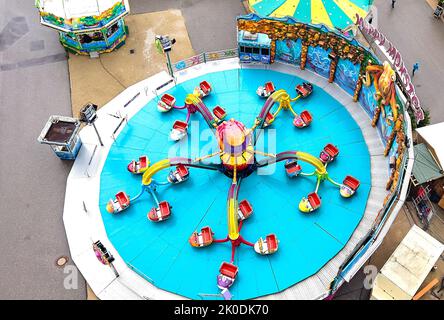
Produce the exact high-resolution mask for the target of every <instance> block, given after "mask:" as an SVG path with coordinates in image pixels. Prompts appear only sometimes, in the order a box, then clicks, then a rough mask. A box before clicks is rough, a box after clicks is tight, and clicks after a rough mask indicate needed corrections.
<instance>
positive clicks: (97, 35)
mask: <svg viewBox="0 0 444 320" xmlns="http://www.w3.org/2000/svg"><path fill="white" fill-rule="evenodd" d="M79 38H80V43H91V42H93V41H101V40H104V38H103V34H102V33H101V32H100V31H98V32H92V33H84V34H81V35H79Z"/></svg>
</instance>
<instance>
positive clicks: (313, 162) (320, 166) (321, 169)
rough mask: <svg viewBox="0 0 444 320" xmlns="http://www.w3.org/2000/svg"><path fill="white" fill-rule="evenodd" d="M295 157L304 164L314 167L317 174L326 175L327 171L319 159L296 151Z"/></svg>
mask: <svg viewBox="0 0 444 320" xmlns="http://www.w3.org/2000/svg"><path fill="white" fill-rule="evenodd" d="M296 157H297V158H298V159H300V160H302V161H304V162H307V163H309V164H311V165H312V166H313V167H315V168H316V172H317V173H319V174H325V173H327V170H326V169H325V166H324V164H323V163H322V161H321V160H319V158H317V157H315V156H312V155H311V154H309V153H306V152H300V151H296Z"/></svg>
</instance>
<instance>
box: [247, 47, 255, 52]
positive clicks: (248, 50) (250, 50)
mask: <svg viewBox="0 0 444 320" xmlns="http://www.w3.org/2000/svg"><path fill="white" fill-rule="evenodd" d="M252 52H253V50H252V48H251V47H245V53H252Z"/></svg>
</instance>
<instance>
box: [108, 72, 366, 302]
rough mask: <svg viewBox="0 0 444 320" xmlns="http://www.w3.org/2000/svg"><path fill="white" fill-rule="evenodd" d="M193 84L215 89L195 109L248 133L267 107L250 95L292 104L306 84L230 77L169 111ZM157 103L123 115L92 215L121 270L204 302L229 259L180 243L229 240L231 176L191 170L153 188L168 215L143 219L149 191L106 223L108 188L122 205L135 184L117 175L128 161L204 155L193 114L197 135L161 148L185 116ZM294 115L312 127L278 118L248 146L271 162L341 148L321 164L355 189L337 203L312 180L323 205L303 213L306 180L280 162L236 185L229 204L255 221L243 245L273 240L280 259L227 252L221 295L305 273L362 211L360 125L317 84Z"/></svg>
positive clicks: (239, 295)
mask: <svg viewBox="0 0 444 320" xmlns="http://www.w3.org/2000/svg"><path fill="white" fill-rule="evenodd" d="M203 80H206V81H208V82H209V83H210V84H211V85H212V87H213V91H212V92H211V94H210V95H209V96H208V97H205V98H204V99H203V102H204V103H205V104H206V105H207V106H208V107H209V108H210V109H212V108H213V107H214V106H216V105H220V106H222V107H223V108H225V110H226V111H227V113H228V116H227V119H230V118H234V119H236V120H239V121H241V122H243V123H244V124H245V126H247V127H251V126H252V125H253V123H254V119H255V117H256V116H257V115H258V113H259V111H260V109H261V108H262V106H263V104H264V102H265V100H264V99H261V98H260V97H258V96H257V94H256V89H257V87H258V86H261V85H264V83H266V82H268V81H272V82H273V83H274V85H275V87H276V88H277V89H285V90H287V92H288V93H289V94H290V95H291V96H292V97H294V96H296V92H295V86H296V85H297V84H300V83H302V82H303V81H304V80H303V79H301V78H298V77H296V76H293V75H288V74H284V73H279V72H275V71H269V70H256V69H248V70H245V69H244V70H242V69H235V70H228V71H221V72H216V73H210V74H206V75H205V76H202V77H197V78H194V79H192V80H189V81H186V82H184V83H181V84H178V85H177V86H176V87H174V88H173V89H171V90H169V91H168V93H170V94H172V95H173V96H174V97H176V101H177V102H176V104H177V105H183V102H184V99H185V96H186V95H187V94H188V93H192V92H193V90H194V88H195V87H196V86H198V85H199V83H200V82H201V81H203ZM156 105H157V101H155V100H152V101H150V102H149V103H148V104H147V105H146V106H145V107H144V108H142V109H141V110H140V111H139V112H138V113H137V114H136V115H135V116H133V117H132V118H131V120H130V121H129V122H128V124H127V125H126V126H125V128H124V129H123V130H122V132H121V133H120V135H119V136H118V138H117V139H116V141H115V142H114V144H113V146H112V147H111V149H110V152H109V154H108V157H107V159H106V162H105V165H104V167H103V171H102V173H101V182H100V183H101V185H100V203H99V205H100V210H101V213H102V218H103V221H104V224H105V228H106V231H107V234H108V237H109V240H110V241H111V242H112V244H113V245H114V247H115V248H116V250H118V253H119V255H120V256H121V257H122V258H123V259H124V260H125V261H126V262H127V264H129V265H130V266H132V267H133V268H134V269H135V270H137V272H139V273H140V274H143V275H144V276H145V277H146V278H148V279H150V280H151V281H152V282H153V284H154V285H155V286H156V287H158V288H161V289H163V290H167V291H170V292H174V293H176V294H179V295H182V296H185V297H188V298H192V299H202V296H200V295H199V294H217V293H219V290H218V288H217V286H216V276H217V274H218V271H219V267H220V265H221V263H222V262H224V261H230V256H231V245H230V243H221V244H219V243H213V244H212V245H211V246H209V247H206V248H193V247H191V245H190V244H189V242H188V238H189V237H190V235H191V233H192V232H193V231H195V230H198V231H199V230H200V229H201V228H202V227H204V226H207V225H208V226H211V228H212V230H213V232H214V233H215V237H216V238H219V239H220V238H225V237H226V236H227V232H228V231H227V209H226V205H227V203H226V202H227V194H228V189H229V187H230V184H231V179H229V178H228V177H226V176H225V175H223V174H222V173H220V172H215V171H208V170H202V169H198V168H190V178H189V179H188V181H186V182H184V183H183V184H179V185H169V186H166V187H163V188H162V187H159V188H158V195H159V199H160V200H167V201H168V202H169V203H170V204H171V205H172V216H171V218H170V219H169V220H167V221H164V222H161V223H153V222H151V221H149V220H148V219H147V213H148V211H149V210H150V209H151V208H152V207H154V206H155V203H154V201H153V199H152V198H151V197H149V196H148V194H147V195H144V196H142V197H141V198H140V199H139V200H137V201H136V202H134V203H132V204H131V206H130V208H128V209H127V210H125V211H123V212H121V213H119V214H116V215H112V214H110V213H108V212H107V211H106V209H105V207H106V203H107V201H108V200H109V199H111V198H114V196H115V194H116V193H117V192H118V191H122V190H123V191H125V192H126V193H128V194H129V195H130V196H131V197H134V196H135V195H136V194H138V193H139V191H140V187H141V176H136V175H132V174H131V173H129V172H128V171H127V165H128V163H129V162H130V161H131V160H133V159H138V158H139V156H141V155H147V156H148V157H149V158H150V161H151V163H155V162H157V161H159V160H162V159H165V158H167V157H171V156H177V155H183V152H185V153H186V155H187V156H188V157H190V158H193V157H197V156H199V155H204V154H208V153H210V152H211V148H209V147H208V146H209V144H210V142H209V141H210V140H212V141H215V139H214V138H212V135H211V133H210V132H209V129H208V126H207V125H206V123H205V121H204V119H203V118H202V117H201V116H200V114H198V113H196V114H194V115H192V116H191V121H198V126H196V125H194V124H193V125H192V126H191V127H190V129H189V130H188V136H187V137H186V138H184V139H183V140H181V141H179V142H173V141H171V140H170V139H169V132H170V130H171V128H172V125H173V122H174V121H175V120H185V117H186V110H171V111H170V112H168V113H160V112H158V111H157V106H156ZM293 108H294V110H295V111H296V112H298V113H300V112H301V111H302V110H309V112H310V113H311V114H312V116H313V122H312V123H311V124H310V126H308V127H306V128H303V129H297V128H296V127H294V126H293V124H292V122H293V115H292V114H291V113H290V112H289V111H288V110H283V111H282V112H281V113H280V114H279V116H278V118H277V119H276V121H274V122H273V124H272V125H271V126H270V127H268V128H267V129H265V133H264V139H263V140H262V142H261V141H259V142H258V144H257V147H256V149H257V150H260V151H265V152H270V153H278V152H283V151H286V150H297V151H304V152H308V153H311V154H312V155H314V156H318V155H319V153H320V151H321V150H322V149H323V147H324V146H325V145H326V144H328V143H332V144H334V145H336V146H337V147H338V148H339V156H338V157H337V158H336V159H335V161H333V162H332V163H330V164H329V165H328V167H327V170H328V172H329V175H330V176H331V177H332V178H333V179H335V180H336V181H338V182H342V180H343V179H344V177H345V176H346V175H352V176H354V177H356V178H358V179H359V180H360V182H361V186H360V188H359V190H358V191H357V192H356V194H355V195H354V196H353V197H352V198H349V199H344V198H342V197H341V196H340V194H339V190H338V188H336V187H334V186H333V185H331V184H329V183H322V184H321V186H320V189H319V192H318V193H319V195H320V196H321V197H322V206H321V208H320V209H318V210H316V211H314V212H313V213H311V214H303V213H301V212H300V211H299V210H298V203H299V201H300V199H301V198H302V197H304V196H307V194H308V193H310V192H312V191H313V190H314V189H315V185H316V179H315V178H313V177H297V178H292V179H290V178H288V177H287V176H286V174H285V169H284V163H278V164H276V165H274V166H270V167H269V168H267V169H265V170H261V171H260V172H255V173H253V174H251V175H250V176H248V177H247V178H245V179H244V180H243V181H242V184H241V187H240V193H239V200H242V199H248V200H249V201H250V203H251V204H252V205H253V208H254V213H253V215H252V216H251V217H250V218H248V219H247V220H245V221H244V223H243V227H242V231H241V234H242V237H243V238H245V239H246V240H248V241H250V242H255V241H256V240H258V239H259V237H265V236H266V235H267V234H269V233H275V234H276V235H277V237H278V239H279V240H280V244H279V250H278V252H276V253H275V254H273V255H270V256H260V255H258V254H256V253H255V252H254V250H253V249H252V248H251V247H248V246H240V247H238V248H237V250H236V256H235V261H234V263H235V264H236V265H237V266H238V267H239V275H238V277H237V279H236V282H235V283H234V285H233V286H232V287H231V288H230V292H231V294H233V297H234V298H235V299H250V298H255V297H259V296H264V295H268V294H272V293H276V292H279V291H282V290H284V289H286V288H288V287H290V286H292V285H294V284H296V283H298V282H300V281H302V280H304V279H306V278H307V277H310V276H311V275H313V274H315V273H316V272H317V271H318V270H319V269H320V268H322V267H323V266H324V265H325V264H326V263H327V262H328V261H329V260H330V259H332V258H333V257H334V256H335V255H336V254H337V253H338V252H339V251H340V250H341V249H343V247H344V246H345V245H346V243H347V242H348V240H349V238H350V237H351V235H352V233H353V231H354V230H355V228H356V227H357V226H358V224H359V222H360V220H361V218H362V217H363V214H364V210H365V207H366V203H367V198H368V195H369V192H370V186H371V181H370V177H371V175H370V155H369V152H368V149H367V145H366V143H365V141H364V137H363V135H362V133H361V129H360V128H359V126H358V125H357V124H356V123H355V122H354V120H353V118H352V117H351V116H350V114H349V113H348V112H347V110H346V109H345V108H344V107H343V106H342V105H341V104H340V103H339V102H338V101H336V100H335V99H333V98H332V97H331V96H330V95H328V94H327V93H326V92H324V91H323V90H322V89H321V88H319V87H316V86H314V91H313V93H312V94H311V95H310V96H309V97H308V98H306V99H299V100H298V101H296V102H295V103H294V104H293ZM196 136H199V138H196ZM273 141H276V144H275V145H274V144H273V143H272V142H273ZM205 150H206V151H205ZM258 158H261V157H258ZM301 164H302V167H303V170H304V171H306V172H311V171H313V170H312V168H311V167H310V165H308V164H305V163H301ZM168 172H169V170H164V171H161V172H159V173H157V174H156V176H155V179H156V180H159V181H160V180H164V179H165V178H166V176H167V174H168Z"/></svg>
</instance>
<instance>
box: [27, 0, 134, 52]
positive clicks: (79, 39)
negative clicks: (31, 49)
mask: <svg viewBox="0 0 444 320" xmlns="http://www.w3.org/2000/svg"><path fill="white" fill-rule="evenodd" d="M35 4H36V7H37V9H38V10H39V12H40V22H41V23H42V24H43V25H45V26H48V27H50V28H53V29H56V30H57V31H58V32H59V40H60V43H61V44H62V45H63V46H64V47H65V48H66V50H67V51H69V52H72V53H75V54H82V55H88V54H99V53H104V52H110V51H113V50H115V49H117V48H119V47H121V46H122V45H123V44H125V39H126V37H127V35H128V27H127V26H126V25H125V21H124V17H125V16H126V15H127V14H129V3H128V0H100V1H96V0H83V1H72V0H71V1H69V0H36V3H35Z"/></svg>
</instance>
